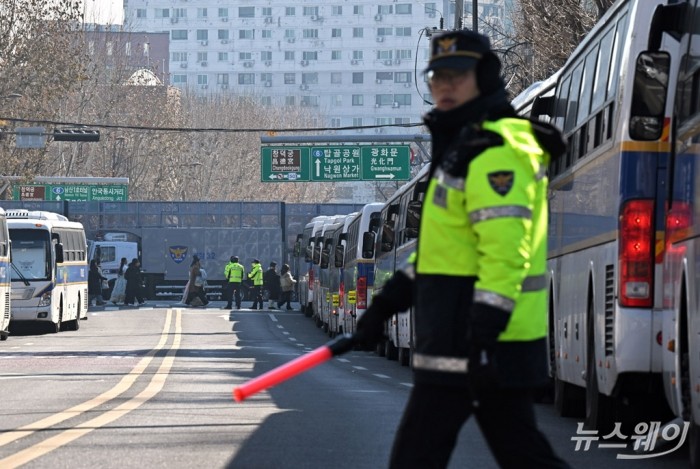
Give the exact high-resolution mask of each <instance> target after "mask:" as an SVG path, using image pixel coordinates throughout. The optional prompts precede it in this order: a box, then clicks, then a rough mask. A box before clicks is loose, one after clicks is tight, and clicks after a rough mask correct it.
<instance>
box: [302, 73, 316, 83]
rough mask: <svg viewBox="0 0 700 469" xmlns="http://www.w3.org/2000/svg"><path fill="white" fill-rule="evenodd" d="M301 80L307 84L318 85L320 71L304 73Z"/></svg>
mask: <svg viewBox="0 0 700 469" xmlns="http://www.w3.org/2000/svg"><path fill="white" fill-rule="evenodd" d="M301 82H302V83H303V84H305V85H318V73H316V72H310V73H302V74H301Z"/></svg>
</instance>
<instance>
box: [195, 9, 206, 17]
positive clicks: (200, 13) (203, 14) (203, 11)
mask: <svg viewBox="0 0 700 469" xmlns="http://www.w3.org/2000/svg"><path fill="white" fill-rule="evenodd" d="M206 17H207V9H206V8H197V18H206Z"/></svg>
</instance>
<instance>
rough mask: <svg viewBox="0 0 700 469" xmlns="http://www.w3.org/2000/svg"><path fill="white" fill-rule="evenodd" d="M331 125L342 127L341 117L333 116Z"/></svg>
mask: <svg viewBox="0 0 700 469" xmlns="http://www.w3.org/2000/svg"><path fill="white" fill-rule="evenodd" d="M331 127H340V117H332V118H331Z"/></svg>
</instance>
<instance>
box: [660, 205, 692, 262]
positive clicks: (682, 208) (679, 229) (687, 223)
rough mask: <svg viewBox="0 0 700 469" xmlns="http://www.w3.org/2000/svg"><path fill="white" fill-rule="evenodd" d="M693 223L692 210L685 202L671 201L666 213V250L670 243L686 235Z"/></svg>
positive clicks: (669, 247) (668, 249) (668, 248)
mask: <svg viewBox="0 0 700 469" xmlns="http://www.w3.org/2000/svg"><path fill="white" fill-rule="evenodd" d="M692 224H693V211H692V209H691V206H690V204H689V203H687V202H673V205H671V209H670V210H669V211H668V213H667V215H666V251H667V252H670V251H671V249H672V247H671V245H672V244H673V243H675V242H676V241H680V240H682V239H684V238H685V237H686V236H688V229H689V228H690V227H691V225H692Z"/></svg>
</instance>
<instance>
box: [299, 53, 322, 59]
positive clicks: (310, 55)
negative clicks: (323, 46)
mask: <svg viewBox="0 0 700 469" xmlns="http://www.w3.org/2000/svg"><path fill="white" fill-rule="evenodd" d="M301 58H302V59H304V60H318V52H316V51H313V52H311V51H304V52H302V57H301Z"/></svg>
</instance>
